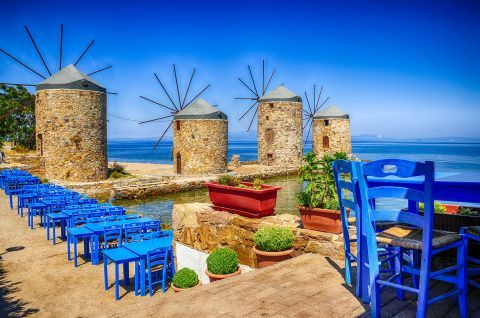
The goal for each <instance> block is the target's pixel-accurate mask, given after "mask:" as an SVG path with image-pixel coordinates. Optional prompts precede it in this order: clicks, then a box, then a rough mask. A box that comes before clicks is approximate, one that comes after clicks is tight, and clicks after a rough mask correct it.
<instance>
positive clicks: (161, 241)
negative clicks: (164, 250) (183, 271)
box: [123, 236, 173, 296]
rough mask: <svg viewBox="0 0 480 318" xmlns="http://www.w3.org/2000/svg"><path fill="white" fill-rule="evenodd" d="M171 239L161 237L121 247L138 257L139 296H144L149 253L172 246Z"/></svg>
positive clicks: (170, 237)
mask: <svg viewBox="0 0 480 318" xmlns="http://www.w3.org/2000/svg"><path fill="white" fill-rule="evenodd" d="M172 241H173V237H172V236H169V237H163V238H157V239H151V240H147V241H141V242H132V243H125V244H123V247H125V248H127V249H129V250H130V251H132V252H134V253H135V254H137V255H138V256H139V257H140V295H142V296H145V271H146V265H145V264H146V260H147V254H148V252H149V251H151V250H154V249H156V248H161V247H170V246H172Z"/></svg>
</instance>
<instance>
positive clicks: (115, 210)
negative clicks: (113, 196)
mask: <svg viewBox="0 0 480 318" xmlns="http://www.w3.org/2000/svg"><path fill="white" fill-rule="evenodd" d="M107 213H108V214H109V215H123V214H124V213H125V209H124V208H122V207H121V206H114V207H109V208H107Z"/></svg>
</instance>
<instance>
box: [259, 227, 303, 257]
mask: <svg viewBox="0 0 480 318" xmlns="http://www.w3.org/2000/svg"><path fill="white" fill-rule="evenodd" d="M294 239H295V236H294V235H293V233H292V231H291V230H290V229H288V228H286V227H270V228H262V229H259V230H258V231H257V232H256V233H255V236H254V241H255V246H256V247H257V248H258V249H259V250H261V251H265V252H280V251H285V250H288V249H290V248H292V245H293V240H294Z"/></svg>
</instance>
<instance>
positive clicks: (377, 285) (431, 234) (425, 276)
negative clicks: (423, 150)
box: [356, 159, 468, 317]
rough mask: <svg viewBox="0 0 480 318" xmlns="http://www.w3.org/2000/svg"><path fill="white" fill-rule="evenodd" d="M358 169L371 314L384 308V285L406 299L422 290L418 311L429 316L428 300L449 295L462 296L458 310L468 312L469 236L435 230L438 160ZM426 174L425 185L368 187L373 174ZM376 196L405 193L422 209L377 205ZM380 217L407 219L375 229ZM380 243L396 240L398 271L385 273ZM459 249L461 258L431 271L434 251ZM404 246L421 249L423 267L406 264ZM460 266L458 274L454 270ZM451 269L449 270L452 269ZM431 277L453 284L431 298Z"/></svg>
mask: <svg viewBox="0 0 480 318" xmlns="http://www.w3.org/2000/svg"><path fill="white" fill-rule="evenodd" d="M356 165H357V172H358V173H359V175H360V178H359V187H360V191H359V193H360V201H361V203H362V208H361V211H362V212H361V213H362V216H361V222H362V224H361V230H362V235H363V236H364V237H365V240H366V246H367V254H368V265H369V280H370V281H369V285H370V293H371V300H370V304H371V315H372V317H379V316H380V314H381V303H380V291H381V289H383V288H385V287H393V288H396V289H397V296H398V298H399V299H403V297H404V292H405V291H408V292H412V293H416V294H418V302H417V317H426V315H427V308H428V306H430V305H432V304H434V303H436V302H438V301H441V300H443V299H445V298H448V297H453V296H456V297H458V304H459V309H460V316H461V317H466V316H467V312H468V307H467V292H466V271H465V269H466V266H465V260H466V250H465V247H466V244H465V242H466V240H465V238H464V237H462V236H461V235H459V234H456V233H450V232H444V231H437V230H433V216H434V215H433V213H434V210H433V185H434V164H433V162H431V161H427V162H425V163H418V162H412V161H406V160H397V159H385V160H378V161H373V162H369V163H365V164H363V165H362V164H361V163H356ZM392 176H393V177H397V178H409V177H422V178H424V187H423V191H421V190H416V189H409V188H403V187H394V186H381V187H370V188H369V187H368V180H369V178H384V177H392ZM378 198H401V199H407V200H409V201H414V202H416V203H417V204H418V202H423V203H424V206H425V208H424V215H423V216H422V215H420V214H418V213H416V211H413V212H412V211H410V210H409V211H385V210H379V209H378V208H377V207H376V206H375V204H374V201H375V200H376V199H378ZM381 221H388V222H399V223H402V224H405V225H393V226H391V227H390V228H388V229H387V230H385V231H383V232H380V233H377V232H376V227H375V223H376V222H381ZM378 243H384V244H388V245H389V246H393V247H394V248H395V250H396V253H394V254H392V255H391V256H390V257H392V259H393V260H394V262H395V272H394V274H393V275H391V276H389V277H386V278H385V277H382V276H381V269H380V265H379V262H378ZM453 248H455V249H457V264H456V265H454V266H450V267H447V268H444V269H441V270H437V271H435V272H433V271H431V263H432V256H434V255H436V254H438V253H440V252H443V251H446V250H449V249H453ZM406 250H417V251H421V263H420V267H419V268H418V266H410V265H405V264H404V260H403V255H404V252H405V251H406ZM404 272H405V273H410V274H412V275H415V276H419V286H418V288H415V287H410V286H407V285H405V284H404V281H403V273H404ZM451 272H456V274H457V275H456V276H454V275H451V274H452V273H451ZM449 273H450V275H447V274H449ZM430 279H436V280H441V281H444V282H447V283H450V284H453V285H454V288H453V289H452V290H449V291H448V292H446V293H444V294H442V295H439V296H437V297H434V298H431V299H428V289H429V284H430Z"/></svg>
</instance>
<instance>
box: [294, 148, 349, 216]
mask: <svg viewBox="0 0 480 318" xmlns="http://www.w3.org/2000/svg"><path fill="white" fill-rule="evenodd" d="M339 159H343V160H346V159H348V158H347V154H346V153H344V152H336V153H334V154H333V155H329V154H326V155H324V156H323V157H322V158H321V159H317V157H316V156H315V154H314V153H311V152H309V153H307V154H306V155H305V158H304V160H305V165H303V166H302V167H301V168H300V173H299V178H300V180H301V181H303V182H306V183H307V184H306V186H305V189H304V190H303V191H301V192H298V193H297V202H298V204H300V205H302V206H305V207H310V208H323V209H330V208H332V207H334V208H335V209H337V208H338V207H339V205H338V202H337V201H338V200H337V193H336V190H335V180H334V175H333V168H332V163H333V162H334V161H335V160H339Z"/></svg>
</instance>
